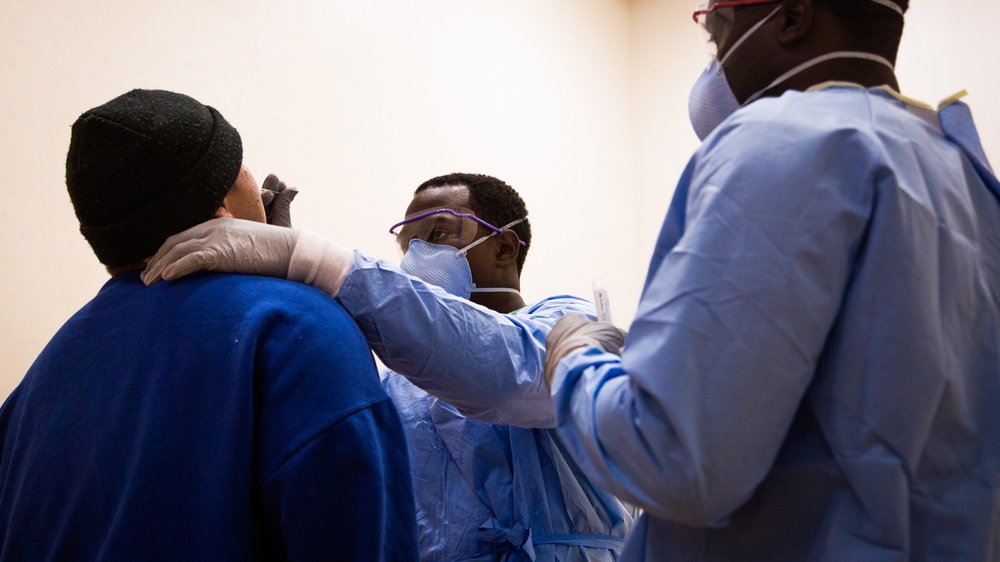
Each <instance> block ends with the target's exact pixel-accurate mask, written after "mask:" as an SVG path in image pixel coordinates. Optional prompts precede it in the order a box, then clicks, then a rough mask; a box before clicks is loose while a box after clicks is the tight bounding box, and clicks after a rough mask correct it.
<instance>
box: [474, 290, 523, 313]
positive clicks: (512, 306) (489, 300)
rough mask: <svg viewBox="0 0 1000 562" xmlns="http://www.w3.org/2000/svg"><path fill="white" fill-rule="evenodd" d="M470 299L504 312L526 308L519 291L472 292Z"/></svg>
mask: <svg viewBox="0 0 1000 562" xmlns="http://www.w3.org/2000/svg"><path fill="white" fill-rule="evenodd" d="M469 300H470V301H472V302H474V303H476V304H478V305H482V306H485V307H486V308H488V309H490V310H495V311H497V312H501V313H503V314H508V313H511V312H514V311H515V310H518V309H521V308H524V299H522V298H521V295H520V294H519V293H472V296H471V297H469Z"/></svg>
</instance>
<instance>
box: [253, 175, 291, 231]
mask: <svg viewBox="0 0 1000 562" xmlns="http://www.w3.org/2000/svg"><path fill="white" fill-rule="evenodd" d="M298 194H299V190H298V189H295V188H294V187H290V186H287V185H285V182H283V181H281V180H279V179H278V176H276V175H274V174H268V176H267V177H266V178H264V185H262V186H261V190H260V198H261V200H263V201H264V214H265V215H267V224H273V225H275V226H286V227H288V228H291V227H292V200H293V199H295V196H296V195H298Z"/></svg>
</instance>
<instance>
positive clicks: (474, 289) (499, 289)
mask: <svg viewBox="0 0 1000 562" xmlns="http://www.w3.org/2000/svg"><path fill="white" fill-rule="evenodd" d="M465 290H466V291H468V292H470V293H514V294H517V295H520V294H521V291H518V290H517V289H511V288H510V287H482V288H479V287H476V284H475V283H473V284H472V285H469V286H468V287H466V288H465Z"/></svg>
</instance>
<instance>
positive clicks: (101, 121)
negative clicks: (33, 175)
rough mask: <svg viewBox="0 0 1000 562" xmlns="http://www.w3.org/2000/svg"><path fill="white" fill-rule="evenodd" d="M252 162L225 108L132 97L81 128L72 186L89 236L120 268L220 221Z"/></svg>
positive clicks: (143, 94)
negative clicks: (244, 166) (226, 202)
mask: <svg viewBox="0 0 1000 562" xmlns="http://www.w3.org/2000/svg"><path fill="white" fill-rule="evenodd" d="M242 163H243V144H242V143H241V141H240V135H239V133H237V132H236V129H234V128H233V126H232V125H230V124H229V123H228V122H226V120H225V119H224V118H223V117H222V115H221V114H220V113H219V112H218V111H216V110H215V109H213V108H211V107H209V106H207V105H203V104H201V103H199V102H198V101H197V100H195V99H193V98H190V97H188V96H185V95H183V94H177V93H174V92H167V91H163V90H132V91H131V92H129V93H127V94H123V95H121V96H118V97H117V98H115V99H113V100H111V101H109V102H108V103H105V104H104V105H101V106H98V107H95V108H94V109H91V110H90V111H87V112H86V113H84V114H83V115H81V116H80V118H79V119H77V120H76V122H75V123H73V131H72V136H71V138H70V143H69V154H68V155H67V156H66V187H67V188H68V189H69V197H70V200H71V201H72V202H73V208H74V209H75V210H76V217H77V218H78V219H79V220H80V232H81V233H83V236H84V238H86V239H87V242H89V243H90V246H91V247H92V248H93V249H94V253H95V254H97V258H98V259H99V260H101V263H103V264H104V265H105V266H107V267H108V268H115V267H120V266H123V265H128V264H131V263H135V262H138V261H142V260H144V259H146V258H148V257H150V256H152V255H153V254H155V253H156V250H157V249H159V247H160V245H162V244H163V241H164V240H166V239H167V237H168V236H170V235H172V234H176V233H178V232H180V231H182V230H184V229H187V228H189V227H192V226H194V225H196V224H199V223H202V222H204V221H206V220H208V219H210V218H211V217H212V215H213V214H215V211H216V210H217V209H218V208H219V206H220V205H221V204H222V200H223V199H224V198H225V197H226V194H227V193H228V192H229V190H230V188H232V186H233V184H234V183H235V182H236V177H237V176H238V175H239V172H240V166H241V165H242Z"/></svg>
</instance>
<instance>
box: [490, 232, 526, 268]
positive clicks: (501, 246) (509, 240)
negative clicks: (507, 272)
mask: <svg viewBox="0 0 1000 562" xmlns="http://www.w3.org/2000/svg"><path fill="white" fill-rule="evenodd" d="M496 238H497V245H496V248H497V253H496V260H497V265H498V266H505V265H508V264H511V263H515V262H516V261H517V255H518V254H519V253H520V252H521V244H520V240H519V239H518V237H517V234H516V233H515V232H514V231H513V230H505V231H503V232H501V233H500V234H497V235H496Z"/></svg>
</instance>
